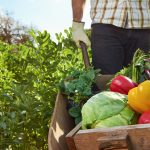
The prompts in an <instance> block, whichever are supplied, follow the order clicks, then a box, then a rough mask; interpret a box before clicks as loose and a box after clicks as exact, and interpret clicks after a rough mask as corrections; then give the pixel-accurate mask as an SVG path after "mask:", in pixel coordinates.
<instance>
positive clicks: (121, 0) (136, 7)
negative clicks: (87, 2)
mask: <svg viewBox="0 0 150 150" xmlns="http://www.w3.org/2000/svg"><path fill="white" fill-rule="evenodd" d="M90 14H91V19H92V23H105V24H112V25H115V26H118V27H123V28H150V0H91V13H90Z"/></svg>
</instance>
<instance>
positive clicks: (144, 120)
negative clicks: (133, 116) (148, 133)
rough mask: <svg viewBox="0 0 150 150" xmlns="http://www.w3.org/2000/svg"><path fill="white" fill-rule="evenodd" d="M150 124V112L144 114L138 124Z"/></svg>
mask: <svg viewBox="0 0 150 150" xmlns="http://www.w3.org/2000/svg"><path fill="white" fill-rule="evenodd" d="M146 123H150V110H149V111H146V112H144V113H142V115H141V116H140V118H139V120H138V124H146Z"/></svg>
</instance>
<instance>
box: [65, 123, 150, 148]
mask: <svg viewBox="0 0 150 150" xmlns="http://www.w3.org/2000/svg"><path fill="white" fill-rule="evenodd" d="M80 125H81V124H80ZM77 130H78V131H74V132H75V135H73V136H72V140H74V143H75V146H76V149H77V150H128V149H129V150H150V124H140V125H128V126H118V127H111V128H97V129H88V130H81V129H77ZM68 135H69V133H68V134H67V136H68ZM70 138H71V137H70ZM68 144H69V143H68ZM70 150H71V149H70Z"/></svg>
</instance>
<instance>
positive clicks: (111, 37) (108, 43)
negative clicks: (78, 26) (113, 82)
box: [91, 24, 150, 74]
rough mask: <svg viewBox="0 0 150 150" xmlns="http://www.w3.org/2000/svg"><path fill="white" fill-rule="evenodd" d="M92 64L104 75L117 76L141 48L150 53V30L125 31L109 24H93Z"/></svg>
mask: <svg viewBox="0 0 150 150" xmlns="http://www.w3.org/2000/svg"><path fill="white" fill-rule="evenodd" d="M91 43H92V45H91V48H92V64H93V66H94V68H95V69H98V68H100V69H101V73H102V74H115V73H116V72H118V71H120V70H121V69H122V68H123V67H126V66H127V65H128V64H129V63H131V61H132V58H133V55H134V52H135V51H136V50H137V49H138V48H140V49H141V50H143V51H144V52H148V51H150V29H124V28H120V27H116V26H113V25H108V24H93V25H92V33H91Z"/></svg>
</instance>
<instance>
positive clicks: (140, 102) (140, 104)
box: [128, 80, 150, 113]
mask: <svg viewBox="0 0 150 150" xmlns="http://www.w3.org/2000/svg"><path fill="white" fill-rule="evenodd" d="M128 104H129V105H130V106H131V107H132V108H133V109H134V110H135V111H137V112H139V113H143V112H145V111H148V110H150V80H146V81H144V82H142V83H140V84H139V85H138V86H137V87H135V88H132V89H131V90H130V91H129V93H128Z"/></svg>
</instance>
